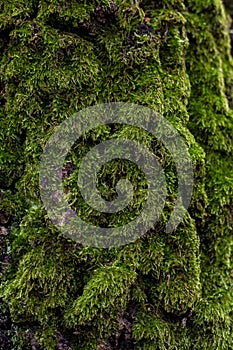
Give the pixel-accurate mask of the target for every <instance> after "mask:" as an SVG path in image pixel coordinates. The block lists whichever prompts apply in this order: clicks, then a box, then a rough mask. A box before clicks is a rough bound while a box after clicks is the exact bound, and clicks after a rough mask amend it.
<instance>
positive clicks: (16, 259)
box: [0, 0, 233, 350]
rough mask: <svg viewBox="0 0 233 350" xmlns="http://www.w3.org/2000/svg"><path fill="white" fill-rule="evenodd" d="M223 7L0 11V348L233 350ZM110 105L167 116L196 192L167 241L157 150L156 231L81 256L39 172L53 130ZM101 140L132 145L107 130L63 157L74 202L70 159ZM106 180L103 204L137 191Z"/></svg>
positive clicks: (228, 74)
mask: <svg viewBox="0 0 233 350" xmlns="http://www.w3.org/2000/svg"><path fill="white" fill-rule="evenodd" d="M224 3H225V5H226V9H227V11H226V10H225V8H224V5H223V2H222V1H220V0H187V1H184V0H179V1H171V0H164V1H146V0H145V1H136V0H135V1H133V0H132V1H130V0H123V1H122V0H117V1H110V0H99V1H92V0H90V1H88V2H87V1H84V0H83V1H77V0H69V1H61V0H49V1H44V0H28V1H26V2H25V1H23V0H17V1H16V0H11V1H6V0H2V2H1V4H0V48H1V51H0V144H1V151H0V189H1V192H0V259H1V270H0V274H1V275H0V277H1V289H0V296H1V299H0V311H1V316H0V349H2V350H3V349H4V350H6V349H11V350H13V349H15V350H16V349H17V350H20V349H23V350H26V349H32V350H35V349H46V350H55V349H56V350H57V349H58V350H59V349H63V350H64V349H67V350H68V349H69V350H70V349H72V350H76V349H77V350H80V349H85V350H91V349H98V350H100V349H153V350H155V349H159V350H162V349H169V350H175V349H179V350H186V349H187V350H190V349H192V350H213V349H214V350H230V349H233V341H232V334H233V327H232V319H233V317H232V316H233V315H232V306H233V295H232V293H233V292H232V276H233V269H232V267H233V262H232V243H233V240H232V224H233V212H232V205H233V203H232V202H233V177H232V174H233V157H232V156H233V142H232V135H233V112H232V103H233V60H232V57H231V46H230V36H229V28H230V25H231V19H230V13H232V12H233V11H232V5H231V1H227V0H226V1H225V2H224ZM111 101H119V102H120V101H123V102H133V103H137V104H142V105H145V106H148V107H150V108H152V109H154V110H155V111H157V112H159V113H160V114H161V115H163V116H164V117H165V118H167V119H168V120H169V122H170V123H171V124H172V125H173V126H174V127H175V128H176V129H177V130H178V131H179V133H180V135H181V136H182V137H183V139H184V140H185V142H186V144H187V148H188V150H189V154H190V157H191V158H192V161H193V166H194V175H195V179H194V180H195V186H194V192H193V197H192V202H191V205H190V207H189V210H188V213H187V214H186V216H185V218H184V220H183V222H182V223H181V224H180V225H179V226H178V228H177V230H176V231H175V232H172V233H170V234H166V233H165V223H166V221H167V219H168V218H169V215H170V213H171V211H172V207H173V205H174V203H175V200H176V198H177V181H176V171H175V169H174V164H173V162H172V159H171V155H169V154H168V152H167V150H166V149H162V148H159V156H158V157H160V159H162V160H163V162H164V164H165V173H166V180H167V190H168V194H169V198H168V199H169V201H170V202H169V203H170V204H169V203H167V205H166V207H165V210H164V215H163V217H162V218H161V220H160V222H159V223H157V224H156V226H155V227H154V229H152V230H151V231H150V232H149V233H147V234H146V235H145V236H144V237H142V238H141V239H139V240H137V241H136V242H134V243H132V244H129V245H126V246H123V247H120V248H112V249H97V248H91V247H82V245H79V244H77V243H75V242H73V241H70V240H68V239H67V238H66V237H63V236H62V235H61V234H60V232H59V231H58V230H57V229H56V228H55V227H54V226H53V225H52V224H51V222H50V220H49V219H48V217H47V215H46V212H45V210H44V208H43V204H42V202H41V199H40V195H39V162H40V157H41V154H42V152H43V147H44V146H45V143H46V140H47V139H48V137H49V135H51V133H52V132H53V130H54V128H55V127H56V126H57V125H59V123H61V122H62V121H63V120H65V119H66V118H68V117H70V116H71V115H72V114H73V113H75V112H77V111H79V110H81V109H82V108H85V107H88V106H91V105H94V104H98V103H102V102H111ZM98 134H99V135H101V136H100V138H102V140H104V139H108V138H111V137H113V135H121V137H122V136H124V137H126V138H127V137H131V136H132V135H131V134H132V132H131V131H130V130H129V129H128V128H127V127H123V128H120V127H117V126H116V127H115V129H114V128H105V129H103V130H102V129H100V130H99V131H98V132H95V131H92V132H90V133H89V134H88V135H86V136H85V137H83V138H82V139H81V140H79V141H78V142H77V143H76V144H75V145H74V147H73V148H72V151H71V152H70V154H69V156H68V157H67V165H66V168H65V170H64V172H65V174H66V176H64V177H65V179H64V182H65V185H66V187H67V189H68V191H67V192H69V196H70V197H69V199H70V200H71V201H72V200H73V199H74V198H79V192H78V188H77V165H78V164H79V162H80V154H81V155H82V154H85V152H86V151H87V150H88V149H89V148H90V145H93V144H94V142H95V140H96V138H97V135H98ZM130 135H131V136H130ZM136 136H138V138H139V141H143V140H146V141H145V142H146V144H148V145H149V146H150V147H152V149H153V147H154V148H155V149H156V147H157V148H158V144H156V142H155V140H153V139H151V137H148V138H147V139H145V135H144V134H140V133H139V134H138V135H136ZM114 164H115V163H114ZM104 171H105V173H106V174H107V175H106V176H103V179H102V182H101V181H100V189H101V188H102V189H104V188H106V187H107V188H108V189H109V193H110V195H109V194H108V191H107V193H105V194H103V195H105V196H107V198H108V199H109V200H111V199H112V197H111V193H112V191H113V192H114V181H115V180H114V179H116V178H119V177H121V176H124V174H125V172H128V174H129V175H128V176H129V178H130V179H131V178H132V179H133V180H134V181H136V182H138V183H142V185H143V184H144V182H145V179H144V177H143V176H142V174H141V173H140V172H138V171H137V170H135V167H133V166H132V165H125V167H123V166H122V168H120V166H119V164H118V165H117V163H116V166H113V164H111V165H110V166H108V165H106V167H105V168H104ZM135 176H136V177H135ZM135 179H136V180H135ZM101 186H102V187H101ZM108 196H109V197H108ZM79 200H80V198H79ZM75 205H77V203H76V204H74V207H75ZM76 209H77V208H76ZM85 210H86V209H85V206H83V215H84V216H85V215H87V214H88V213H87V212H86V211H85ZM126 214H127V212H126ZM128 218H129V217H128ZM128 218H127V215H125V217H124V218H120V219H119V220H120V221H121V222H123V223H124V222H127V219H128ZM110 224H111V223H110Z"/></svg>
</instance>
